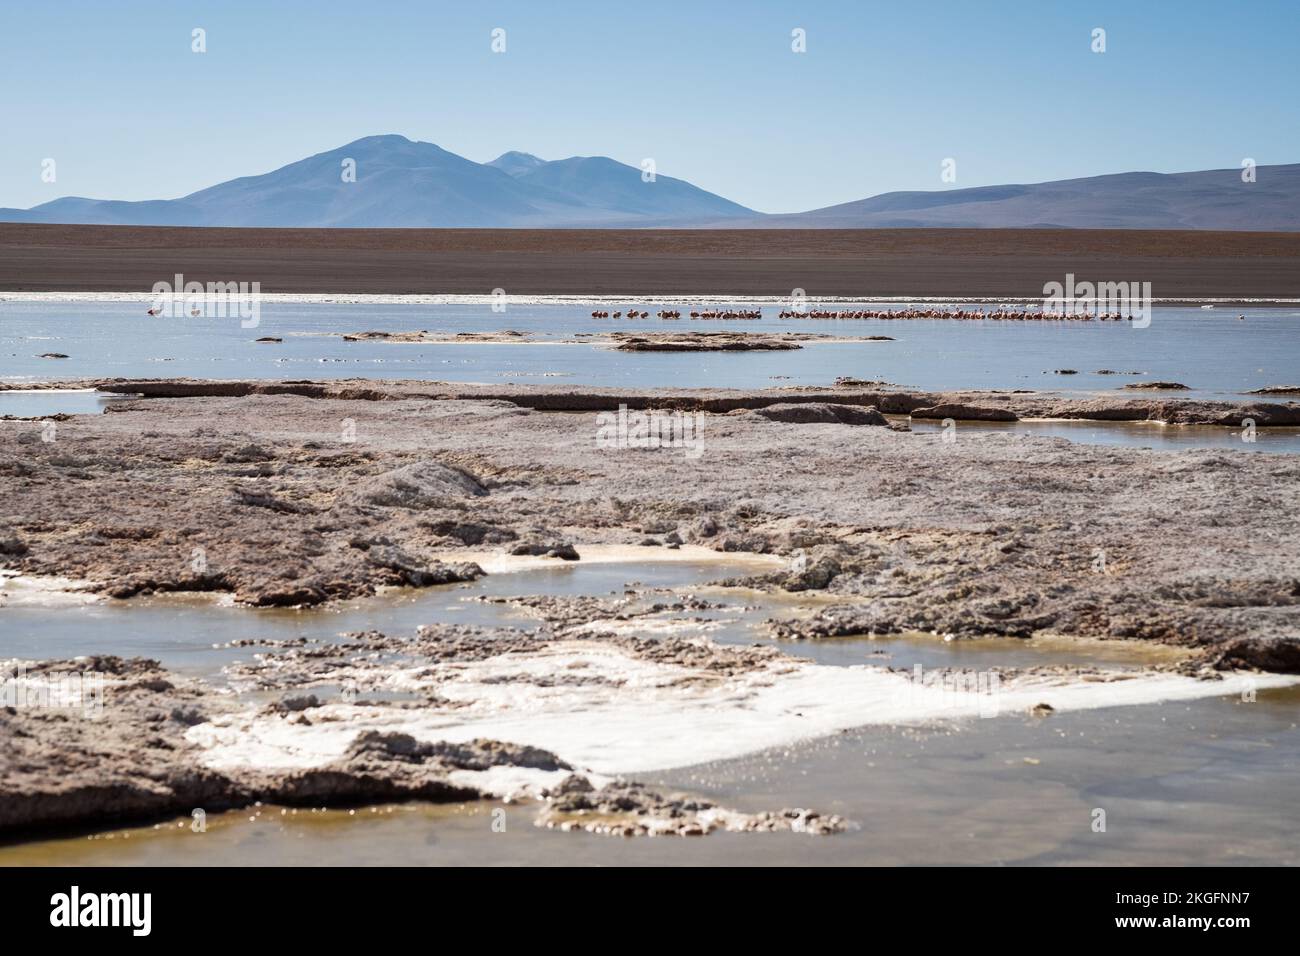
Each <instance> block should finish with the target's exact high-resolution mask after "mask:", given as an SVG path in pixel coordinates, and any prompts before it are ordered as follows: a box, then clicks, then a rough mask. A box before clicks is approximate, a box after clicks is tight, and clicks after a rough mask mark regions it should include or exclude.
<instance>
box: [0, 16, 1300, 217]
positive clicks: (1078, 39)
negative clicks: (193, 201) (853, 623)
mask: <svg viewBox="0 0 1300 956" xmlns="http://www.w3.org/2000/svg"><path fill="white" fill-rule="evenodd" d="M196 27H201V28H203V29H204V30H206V41H207V52H206V53H202V54H198V53H193V52H191V31H192V30H193V29H194V28H196ZM497 27H500V28H503V29H504V30H505V31H506V34H505V38H506V52H505V53H501V54H496V53H493V52H492V50H491V35H490V34H491V31H492V30H493V29H494V28H497ZM1097 27H1101V28H1103V29H1105V31H1106V51H1105V52H1104V53H1094V52H1093V51H1092V44H1093V41H1092V31H1093V30H1094V28H1097ZM795 28H801V29H803V30H805V31H806V36H807V52H805V53H794V52H793V51H792V50H791V43H792V40H791V31H792V30H794V29H795ZM377 133H402V134H404V135H406V136H409V137H411V138H412V139H420V140H427V141H429V142H434V143H437V144H438V145H440V146H442V147H443V148H445V149H449V150H451V151H452V152H455V153H459V154H461V155H463V156H466V157H468V158H470V159H473V160H477V161H486V160H489V159H492V158H493V157H495V156H496V155H498V154H499V153H502V152H504V151H506V150H509V149H520V150H524V151H526V152H531V153H536V154H537V155H539V156H541V157H543V158H545V159H560V158H563V157H566V156H573V155H606V156H612V157H613V158H615V159H618V160H621V161H623V162H626V163H630V164H632V165H638V164H639V163H640V162H641V161H642V159H644V158H646V157H653V158H654V159H655V162H656V164H657V168H658V171H659V172H660V173H662V174H665V175H670V176H678V177H681V178H683V179H687V180H690V181H691V182H693V183H695V184H696V185H699V186H701V187H703V188H705V189H709V190H712V191H714V192H717V193H721V194H722V195H724V196H726V197H727V198H729V199H734V200H736V201H737V202H740V203H743V204H745V205H747V206H751V207H753V208H756V209H760V210H763V211H765V212H790V211H796V210H802V209H810V208H815V207H819V206H825V205H830V204H832V203H836V202H846V201H849V200H853V199H860V198H863V197H865V196H869V195H873V194H876V193H880V192H885V191H888V190H893V189H939V188H952V187H953V186H957V187H963V186H980V185H989V184H994V183H1005V182H1037V181H1043V180H1050V179H1061V178H1068V177H1073V176H1087V175H1094V174H1098V173H1106V172H1123V171H1128V170H1135V169H1143V170H1156V171H1160V172H1175V171H1180V170H1191V169H1213V168H1224V167H1238V166H1239V165H1240V164H1241V161H1242V159H1243V158H1246V157H1250V158H1253V159H1255V160H1256V161H1257V162H1259V163H1261V164H1270V163H1290V162H1298V161H1300V2H1297V0H1277V2H1272V0H1252V2H1250V3H1244V4H1234V3H1224V2H1200V0H1179V2H1172V0H1170V2H1156V0H1123V2H1109V0H1107V2H1100V0H1069V2H1067V0H1008V2H994V3H978V2H970V0H965V2H962V0H930V2H926V0H905V2H900V0H890V2H870V0H856V2H854V0H850V2H832V0H818V2H808V0H805V2H804V3H782V2H764V0H750V2H743V3H742V2H736V0H732V2H724V0H713V2H702V0H693V2H681V0H660V2H655V3H639V2H610V0H603V2H591V3H586V2H564V0H554V2H540V0H529V2H520V3H490V2H477V0H476V2H469V0H465V2H457V3H450V2H445V3H444V2H437V0H422V2H414V0H412V2H406V0H368V2H355V0H354V2H335V0H315V2H305V0H304V2H291V0H274V2H273V0H262V2H248V0H221V2H217V0H209V2H202V3H197V2H187V0H158V2H145V0H139V2H136V0H119V2H93V0H84V2H74V0H40V2H19V0H0V206H18V207H24V208H25V207H28V206H31V205H35V204H37V203H40V202H45V201H47V200H50V199H54V198H57V197H59V196H66V195H77V196H88V197H92V198H97V199H159V198H161V199H165V198H175V197H177V196H181V195H184V194H186V193H189V192H192V191H194V190H196V189H199V188H202V187H205V186H210V185H213V184H215V183H217V182H221V181H223V180H226V179H231V178H234V177H236V176H243V175H251V174H256V173H261V172H266V171H268V170H270V169H273V168H275V167H277V166H281V165H284V164H285V163H289V162H292V161H294V160H297V159H301V158H303V157H304V156H308V155H310V154H312V153H317V152H321V151H323V150H326V149H331V148H333V147H336V146H340V145H342V144H344V143H347V142H349V141H351V140H354V139H357V138H359V137H361V136H366V135H370V134H377ZM46 158H52V159H54V160H55V162H56V166H55V170H56V173H57V178H56V181H55V182H54V183H47V182H42V179H41V170H42V160H44V159H46ZM947 158H952V159H955V160H956V182H955V183H945V182H943V181H942V179H941V171H942V163H943V161H944V160H945V159H947Z"/></svg>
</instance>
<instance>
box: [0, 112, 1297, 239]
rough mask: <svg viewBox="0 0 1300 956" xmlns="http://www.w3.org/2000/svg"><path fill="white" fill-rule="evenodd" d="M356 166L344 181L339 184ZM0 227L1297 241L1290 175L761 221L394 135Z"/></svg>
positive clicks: (1068, 188) (622, 183)
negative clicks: (249, 172) (157, 194)
mask: <svg viewBox="0 0 1300 956" xmlns="http://www.w3.org/2000/svg"><path fill="white" fill-rule="evenodd" d="M348 160H351V161H353V162H354V163H355V171H356V177H355V181H354V182H345V181H344V178H343V176H342V173H343V172H344V170H345V168H346V166H345V164H346V163H347V161H348ZM0 221H5V222H53V223H108V224H117V225H167V226H298V227H343V226H350V227H453V226H459V227H534V228H555V227H581V226H586V227H604V228H614V227H620V228H638V227H655V226H657V227H668V226H674V227H680V228H702V227H712V228H820V229H835V228H837V229H867V228H914V227H971V228H1007V227H1023V228H1036V227H1061V228H1077V229H1230V230H1248V229H1253V230H1282V231H1300V164H1293V165H1288V166H1260V167H1258V168H1257V170H1256V181H1255V182H1253V183H1243V182H1242V180H1241V170H1239V169H1220V170H1208V171H1202V172H1189V173H1171V174H1163V173H1143V172H1135V173H1119V174H1115V175H1108V176H1092V177H1088V178H1086V179H1069V180H1062V181H1059V182H1048V183H1034V184H1027V185H1025V184H1022V185H1007V186H982V187H978V188H974V189H945V190H936V191H930V192H925V191H915V192H892V193H884V194H882V195H879V196H873V197H871V198H870V199H860V200H857V201H855V202H848V203H842V204H840V205H835V206H827V207H826V208H824V209H814V210H811V211H809V212H802V213H789V214H781V215H766V214H764V213H760V212H755V211H754V210H752V209H747V208H746V207H744V206H741V205H739V204H737V203H734V202H732V201H731V200H729V199H724V198H723V197H721V196H718V195H715V194H714V193H710V192H707V191H705V190H703V189H700V188H699V187H697V186H693V185H691V184H690V183H688V182H686V181H684V180H681V179H674V178H672V177H671V176H663V175H656V176H655V177H654V179H653V180H652V181H650V182H646V181H644V180H643V178H642V171H641V170H640V169H639V168H636V167H633V166H628V165H627V164H625V163H620V162H616V161H615V160H612V159H609V158H608V157H604V156H574V157H571V158H569V159H559V160H553V161H547V160H544V159H540V158H538V157H537V156H533V155H532V154H530V153H522V152H514V151H512V152H508V153H503V154H502V155H500V156H498V157H497V158H496V159H494V160H492V161H491V162H488V163H476V162H473V161H472V160H468V159H465V158H464V157H463V156H457V155H456V154H455V153H451V152H448V151H447V150H445V149H442V148H441V147H438V146H435V145H434V144H432V143H421V142H415V141H412V140H409V139H407V138H406V137H405V136H396V135H389V136H368V137H366V138H364V139H359V140H357V141H356V142H353V143H348V144H347V145H346V146H341V147H339V148H338V149H334V150H330V151H329V152H325V153H318V154H317V155H315V156H310V157H308V158H307V159H303V160H300V161H298V162H296V163H290V164H289V165H288V166H283V167H281V168H280V169H277V170H274V171H272V172H269V173H265V174H263V175H260V176H246V177H243V178H242V179H232V180H230V181H229V182H225V183H221V184H219V185H216V186H212V187H210V188H208V189H202V190H200V191H198V192H196V193H192V194H190V195H188V196H185V197H182V198H180V199H159V200H150V201H146V202H119V201H114V200H99V199H83V198H79V197H65V198H63V199H56V200H54V201H52V202H48V203H44V204H43V205H40V206H36V207H34V208H32V209H26V210H24V209H0Z"/></svg>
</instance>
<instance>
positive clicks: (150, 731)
mask: <svg viewBox="0 0 1300 956" xmlns="http://www.w3.org/2000/svg"><path fill="white" fill-rule="evenodd" d="M573 639H574V638H573V636H572V635H570V636H569V637H565V638H557V637H556V636H555V635H554V634H552V633H551V632H550V631H549V630H545V631H541V632H503V631H491V630H485V629H474V628H455V627H438V628H423V629H421V630H420V631H419V632H418V633H417V634H415V635H414V636H411V637H405V638H404V637H393V638H389V637H386V636H385V635H383V634H378V633H376V632H365V633H361V634H355V635H351V636H350V637H349V638H348V639H346V640H344V641H342V642H340V643H337V644H335V643H331V644H328V645H320V644H315V645H310V646H309V642H301V643H297V644H294V643H292V642H278V643H277V642H269V644H268V646H273V648H274V649H273V650H271V651H268V652H264V653H262V654H259V655H258V657H257V659H256V661H255V662H254V663H251V664H247V665H236V666H233V667H232V668H231V675H230V676H231V677H232V679H233V681H234V684H235V686H236V687H244V688H256V689H257V690H258V691H259V694H260V695H261V696H263V697H264V696H265V694H266V693H267V692H270V691H280V692H281V693H282V696H281V697H280V698H279V699H278V700H273V701H272V702H271V703H269V704H256V703H250V702H248V700H247V699H245V698H241V697H238V696H235V695H232V694H231V693H229V692H220V691H217V690H215V689H214V688H212V687H211V686H209V685H206V684H204V683H202V682H200V681H195V680H190V679H184V678H180V677H178V676H176V675H174V674H171V673H169V672H167V671H165V670H164V669H162V668H161V667H160V666H159V665H158V664H157V662H154V661H148V660H141V659H132V660H123V659H120V658H115V657H97V658H82V659H77V660H73V661H48V662H32V663H28V664H26V665H24V670H23V671H22V672H21V675H22V680H23V682H24V683H23V685H22V686H21V687H18V688H16V689H15V691H14V692H13V693H12V694H11V697H12V700H13V703H14V704H15V705H16V706H6V707H4V708H0V733H3V734H4V735H5V738H6V740H8V741H10V746H8V747H6V748H5V750H4V752H3V753H0V832H6V833H10V834H21V833H30V832H35V831H37V830H42V829H58V828H61V827H69V826H77V827H96V826H119V825H122V824H126V823H131V822H141V821H147V820H150V819H160V818H165V817H168V816H175V815H185V814H188V813H189V812H190V811H191V810H192V809H195V808H199V809H203V810H204V811H205V812H219V811H222V810H227V809H233V808H239V807H243V806H247V805H250V804H252V803H255V802H263V803H274V804H281V805H286V806H313V807H315V806H348V805H356V804H364V803H377V802H392V801H400V800H428V801H435V802H443V801H462V800H473V799H480V798H486V797H492V798H497V799H506V800H533V801H535V802H536V803H537V805H538V807H539V811H540V816H539V818H538V824H539V825H541V826H547V827H552V828H555V829H560V830H571V829H575V828H580V829H584V830H587V831H589V832H593V833H602V834H611V835H667V834H678V835H702V834H705V833H708V832H710V831H712V830H715V829H719V828H721V829H727V830H733V831H770V830H778V829H784V830H793V831H795V832H802V833H811V834H829V833H834V832H838V831H839V830H841V829H843V828H844V826H845V825H846V824H845V821H843V820H841V819H840V818H838V817H834V816H826V817H824V816H821V815H819V814H818V813H816V812H815V811H810V810H780V811H776V812H769V813H759V814H744V813H739V812H736V811H732V810H727V809H725V808H723V807H720V806H718V805H717V804H715V803H713V802H711V801H706V800H700V799H698V798H693V797H690V796H687V795H681V794H667V795H665V794H662V793H660V792H658V791H656V790H654V789H652V788H648V787H646V786H643V785H641V784H639V783H636V782H634V781H630V780H625V779H614V778H610V777H608V776H607V775H591V774H589V773H588V774H583V773H579V772H575V767H574V766H573V765H571V764H570V763H569V762H567V761H565V760H564V759H562V758H561V757H559V756H557V755H556V754H555V753H553V752H551V751H549V750H546V749H543V748H539V747H536V746H532V745H529V744H527V743H511V742H508V741H502V740H495V739H490V738H486V737H482V736H474V735H470V736H466V735H463V734H462V735H461V736H460V738H458V739H448V740H443V739H439V734H438V732H437V731H436V730H434V731H433V732H432V734H430V733H429V732H427V731H426V732H423V733H421V734H420V735H419V736H418V737H417V736H414V735H412V734H411V733H408V732H405V731H404V730H402V729H401V728H402V727H403V726H405V725H406V724H407V723H408V722H409V721H411V720H415V721H416V724H417V725H418V719H419V718H420V717H422V716H425V715H430V716H433V717H434V719H435V722H442V721H444V720H446V718H445V717H441V718H440V717H437V714H439V713H442V714H447V713H454V712H456V711H457V710H465V709H466V708H468V709H469V710H470V711H472V710H473V709H474V704H473V703H472V702H468V701H463V700H462V701H454V700H453V701H449V700H446V699H443V698H441V697H439V696H438V695H437V694H436V693H429V694H426V696H425V697H424V699H423V701H421V702H419V703H415V702H412V701H411V700H393V699H388V698H383V697H379V698H376V699H373V700H372V699H368V698H367V696H366V695H367V694H368V693H369V692H370V691H371V690H379V689H383V688H385V687H388V686H391V685H392V683H393V682H394V681H397V682H398V683H399V684H400V683H401V682H402V681H403V680H405V681H407V682H414V683H417V684H420V683H423V684H425V685H427V686H430V687H432V686H433V685H430V684H429V683H428V682H429V681H430V680H431V679H433V678H434V677H435V675H436V676H437V677H438V678H439V679H445V678H446V676H447V675H450V674H455V673H457V672H459V671H462V670H463V669H464V668H465V667H466V666H467V665H471V664H474V663H477V664H479V665H480V666H494V667H495V670H494V673H495V674H496V675H497V677H496V680H497V681H499V682H501V683H503V684H510V683H518V684H520V685H521V686H523V685H526V684H528V683H532V682H535V680H536V678H535V676H530V675H528V674H526V673H525V674H521V673H519V672H518V671H517V670H516V669H515V668H514V667H513V666H511V665H509V664H507V665H506V666H501V665H500V664H499V663H496V662H500V661H502V660H503V655H505V657H504V660H506V661H509V660H510V659H511V658H512V657H513V656H515V655H535V656H538V657H539V658H544V657H545V656H547V655H549V654H551V653H553V648H554V647H555V646H556V641H559V640H564V641H571V640H573ZM586 640H588V641H589V642H590V643H591V646H593V647H595V646H598V645H599V644H601V643H608V644H610V646H614V647H618V648H620V649H622V650H624V651H625V652H626V653H628V654H630V655H631V656H632V657H633V658H641V659H644V660H646V661H647V662H651V664H652V666H655V667H658V668H660V669H661V670H663V671H664V673H665V675H666V676H667V677H668V678H669V679H670V680H672V679H674V678H675V677H676V675H677V674H678V673H679V672H683V671H691V670H698V671H699V672H700V673H701V674H707V675H709V677H708V678H707V679H708V680H712V681H714V682H718V681H724V680H726V679H727V677H728V676H730V675H732V674H734V673H736V671H735V670H734V666H728V665H727V664H726V662H727V661H731V662H733V664H734V662H735V661H738V660H743V659H745V655H744V654H743V653H742V654H733V653H731V652H730V651H728V650H725V649H723V650H721V651H720V653H719V654H718V655H717V657H718V660H719V662H722V663H721V666H711V665H712V664H713V663H715V662H713V661H712V660H711V653H712V652H711V650H710V649H709V648H708V647H704V646H696V645H688V644H687V642H680V641H679V642H664V643H663V644H662V645H660V644H658V643H656V642H646V641H644V640H637V639H631V638H624V639H619V638H614V639H606V638H601V637H598V636H595V635H592V636H590V637H588V638H586ZM687 647H689V648H690V650H689V651H686V650H684V649H685V648H687ZM773 653H774V652H773ZM764 658H766V659H768V660H770V658H771V655H764ZM751 663H752V666H755V667H757V666H760V665H759V663H758V661H757V660H754V661H752V662H751ZM10 671H12V674H11V673H10ZM18 673H19V672H18V671H17V669H16V665H14V666H13V667H10V668H9V669H7V670H6V672H5V673H4V675H3V676H4V678H5V680H6V681H10V679H11V677H12V676H13V674H18ZM84 673H95V674H97V675H99V677H100V678H101V679H102V680H103V683H102V684H101V685H99V694H100V696H99V698H98V705H99V706H98V707H97V708H95V709H94V710H93V711H92V710H91V709H90V708H89V707H87V706H81V705H80V704H79V705H78V707H68V706H51V701H50V700H49V699H48V698H47V699H44V700H43V701H41V702H39V706H38V705H37V704H36V703H34V702H36V701H37V698H35V697H30V696H29V692H28V690H27V688H28V687H31V686H37V685H38V684H39V683H40V682H41V681H46V680H49V679H51V678H57V677H59V676H67V675H73V674H84ZM573 676H574V678H575V679H574V680H564V679H563V677H564V675H559V676H557V678H555V679H553V680H551V681H550V682H549V683H548V684H547V685H546V686H551V687H564V686H572V687H581V686H583V683H584V680H583V678H584V676H585V675H581V674H577V675H573ZM697 679H698V678H697ZM337 681H345V682H346V683H347V684H348V685H349V686H351V687H357V686H360V687H361V688H362V690H361V691H360V692H359V694H360V699H358V700H355V701H354V702H343V703H341V702H337V701H336V702H333V703H331V702H329V701H326V702H322V701H321V700H320V699H319V698H318V697H317V695H316V694H310V693H301V692H295V691H298V690H301V689H304V688H310V687H313V686H317V685H321V684H328V683H331V682H337ZM286 691H288V692H289V693H285V692H286ZM354 693H356V692H354ZM53 703H54V704H56V705H57V704H59V702H58V701H54V702H53ZM467 712H468V711H467ZM241 728H256V729H255V730H253V729H249V730H242V729H241ZM318 728H321V729H324V730H325V731H326V733H327V735H328V737H329V739H330V740H339V741H340V742H339V745H338V746H339V749H338V751H337V752H336V753H324V754H320V747H319V745H315V746H313V745H312V744H311V743H310V741H311V740H312V737H311V733H312V732H313V731H315V730H316V729H318ZM259 733H261V734H270V737H269V738H267V740H266V741H265V742H264V743H261V744H259V743H257V742H256V741H257V737H258V734H259ZM232 734H233V736H232ZM298 739H301V740H302V741H303V742H304V743H305V744H307V750H306V751H305V752H307V753H311V752H312V751H313V750H314V751H315V752H316V753H317V754H318V756H316V757H315V758H311V757H309V758H307V759H305V760H304V759H303V758H302V756H301V753H302V751H300V752H298V753H297V754H296V755H291V756H287V757H286V756H285V755H284V754H281V756H279V757H277V755H276V754H277V752H276V750H275V744H274V743H272V741H274V740H281V741H289V742H290V743H289V747H290V750H291V751H292V750H293V748H294V747H295V746H296V744H294V743H292V742H293V741H295V740H298ZM249 745H251V747H252V749H251V750H247V751H245V750H242V749H241V747H245V746H249ZM328 746H332V744H329V745H327V749H328ZM232 751H233V755H232ZM214 754H215V756H214Z"/></svg>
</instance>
